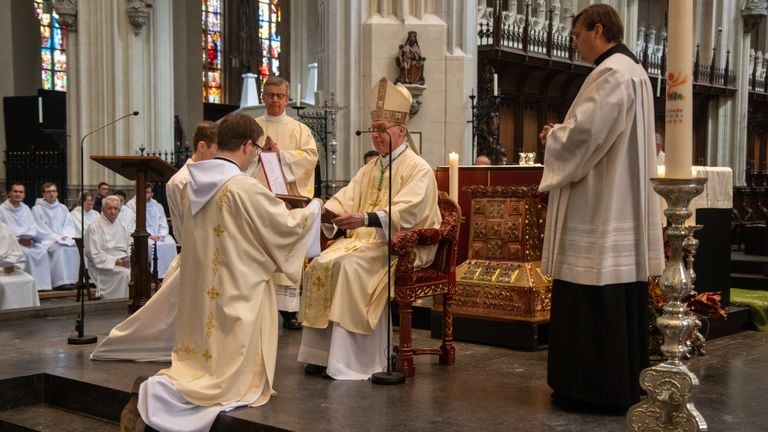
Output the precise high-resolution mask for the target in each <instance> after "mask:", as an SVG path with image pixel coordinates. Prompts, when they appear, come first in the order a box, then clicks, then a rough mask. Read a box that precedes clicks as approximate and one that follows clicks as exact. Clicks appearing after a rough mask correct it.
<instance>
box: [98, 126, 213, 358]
mask: <svg viewBox="0 0 768 432" xmlns="http://www.w3.org/2000/svg"><path fill="white" fill-rule="evenodd" d="M217 132H218V125H217V124H216V123H213V122H210V121H203V122H200V123H198V125H197V127H196V128H195V135H194V142H195V150H194V153H193V154H192V157H191V158H190V159H189V160H187V162H186V163H185V164H184V166H183V167H181V168H180V169H179V171H177V172H176V174H174V175H173V176H172V177H171V178H170V179H169V180H168V182H167V183H166V184H165V194H166V197H167V198H168V208H169V209H170V213H171V223H172V224H173V225H172V226H173V231H174V233H175V234H176V237H177V239H178V240H179V241H183V239H182V237H181V232H182V230H183V226H184V222H183V220H182V209H183V207H184V203H186V202H187V199H186V196H185V195H184V194H183V189H184V187H185V186H186V185H187V183H188V182H189V168H188V167H189V165H191V164H194V163H196V162H200V161H203V160H210V159H212V158H213V157H214V156H216V149H217V146H216V134H217ZM118 192H119V191H116V192H115V194H117V193H118ZM118 196H119V195H118ZM123 210H127V211H131V210H129V209H128V208H127V207H122V208H121V210H120V215H123V214H124V213H123ZM119 221H120V216H118V222H119ZM180 259H181V254H179V255H177V256H176V258H174V259H173V262H172V263H171V265H170V267H168V271H167V272H166V274H165V279H164V280H163V284H162V286H161V287H160V290H158V291H157V292H156V293H155V294H154V295H153V296H152V298H150V299H149V301H148V302H147V303H146V304H145V305H144V306H142V307H141V308H140V309H139V310H138V311H136V312H134V313H133V314H132V315H131V316H129V317H128V318H126V319H125V321H123V322H121V323H120V324H118V325H116V326H115V327H114V328H113V329H112V330H111V331H110V332H109V335H108V336H107V337H106V338H104V339H102V340H101V342H100V343H99V346H97V347H96V349H95V350H94V351H93V352H92V353H91V360H133V361H168V362H169V361H171V350H172V349H173V344H174V341H175V340H176V311H177V305H178V296H179V292H180V291H181V287H180V285H181V284H180V279H181V278H180V274H179V261H180Z"/></svg>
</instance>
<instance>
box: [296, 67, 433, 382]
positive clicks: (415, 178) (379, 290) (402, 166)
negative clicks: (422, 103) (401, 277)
mask: <svg viewBox="0 0 768 432" xmlns="http://www.w3.org/2000/svg"><path fill="white" fill-rule="evenodd" d="M370 101H371V105H372V108H373V110H372V111H371V129H370V131H371V132H372V133H371V140H372V143H373V146H374V147H375V148H376V150H377V151H378V152H379V154H380V155H381V156H380V157H379V158H378V159H376V160H373V161H371V162H369V163H368V164H367V165H365V166H364V167H362V168H361V169H360V170H359V171H358V172H357V174H355V176H354V177H353V178H352V180H351V181H350V182H349V184H348V185H347V186H345V187H344V188H343V189H341V190H340V191H339V192H337V193H336V194H335V195H334V196H333V197H331V198H330V199H329V200H328V201H327V202H326V203H325V207H324V215H323V217H324V218H327V216H329V215H335V217H332V219H331V222H332V223H333V227H331V226H330V225H327V226H324V230H325V228H326V227H327V228H329V230H330V231H333V230H334V229H335V228H340V229H344V230H346V235H345V236H344V237H343V238H339V239H337V240H336V241H335V242H334V243H333V244H332V245H331V246H329V247H328V248H327V249H326V250H325V251H323V253H322V254H321V255H320V256H319V257H317V258H315V259H314V260H313V261H312V262H311V263H310V264H309V266H308V267H307V269H306V271H305V273H304V289H303V291H302V294H301V313H302V319H303V325H304V330H303V334H302V339H301V346H300V348H299V356H298V360H299V361H300V362H304V363H307V366H306V368H305V371H306V372H307V373H310V374H311V373H320V372H322V370H323V369H326V368H327V369H326V370H325V372H326V374H327V375H329V376H330V377H332V378H335V379H348V380H364V379H368V378H369V377H370V376H371V375H372V374H373V373H375V372H380V371H382V370H384V369H385V368H386V365H387V363H386V359H387V356H386V347H387V337H388V336H389V335H388V333H387V325H386V322H387V316H386V310H387V309H386V307H385V306H386V304H387V301H388V300H389V299H388V297H387V292H388V289H387V273H388V268H387V250H388V247H389V238H390V237H391V235H394V234H395V233H397V232H399V231H403V230H412V229H417V228H438V227H439V226H440V222H441V220H442V219H441V216H440V210H439V208H438V206H437V182H436V180H435V175H434V172H433V171H432V167H430V166H429V164H428V163H427V162H426V161H425V160H424V159H422V158H421V156H419V154H418V153H417V152H416V151H414V150H413V149H412V148H411V146H412V140H411V139H410V134H409V133H408V128H407V126H406V123H407V121H408V115H409V110H410V106H411V95H410V93H409V92H408V90H407V89H406V88H405V87H404V86H403V85H401V84H398V85H393V84H392V83H391V82H389V80H387V79H386V78H382V79H381V80H380V81H379V82H378V83H376V85H375V86H374V88H373V90H372V92H371V99H370ZM390 170H392V174H391V175H390ZM389 179H392V184H391V186H390V184H389ZM390 191H391V193H390ZM390 197H391V199H392V202H391V205H390V203H389V199H390ZM390 224H391V225H390ZM390 226H391V232H390V231H389V229H388V227H390ZM326 234H330V235H329V237H333V232H327V233H326ZM435 249H436V246H435V245H432V246H423V247H419V248H417V249H416V253H417V256H416V262H415V265H416V266H417V267H426V266H428V265H429V264H430V263H431V262H432V259H433V258H434V255H435ZM395 264H396V260H393V262H392V266H393V267H392V269H394V265H395Z"/></svg>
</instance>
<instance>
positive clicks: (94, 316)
mask: <svg viewBox="0 0 768 432" xmlns="http://www.w3.org/2000/svg"><path fill="white" fill-rule="evenodd" d="M123 316H124V311H123V310H111V311H110V310H106V311H97V312H94V313H91V314H90V315H88V321H87V323H86V330H87V333H90V334H95V335H98V336H99V338H100V339H101V338H102V337H103V336H104V335H105V334H107V333H108V331H109V329H110V328H111V327H112V326H114V325H115V324H117V323H118V322H119V321H120V320H121V319H122V318H123ZM73 324H74V317H72V316H56V317H47V318H34V319H18V320H9V321H2V322H0V345H1V346H3V353H2V354H0V380H3V379H6V378H10V377H17V376H22V375H30V374H36V373H41V372H45V373H48V374H53V375H58V376H62V377H68V378H72V379H76V380H79V381H85V382H88V383H93V384H98V385H101V386H104V387H108V388H113V389H118V390H122V391H128V390H129V389H130V387H131V384H132V382H133V380H134V378H135V377H136V376H139V375H151V374H154V373H155V372H156V371H157V370H158V369H161V368H163V367H165V366H166V364H163V363H131V362H95V361H90V360H88V354H89V353H90V352H91V350H92V349H93V346H92V345H88V346H76V345H68V344H67V336H69V334H70V331H71V330H72V328H73ZM300 333H301V332H295V331H285V332H283V333H281V335H280V346H279V352H278V365H277V372H276V382H275V389H276V390H277V391H278V395H277V396H275V397H274V398H273V399H272V400H271V401H270V402H269V403H268V404H267V405H265V406H263V407H260V408H243V409H239V410H235V411H233V412H231V413H229V414H228V415H229V416H233V417H236V418H239V419H243V420H247V421H250V422H253V423H255V424H257V425H260V427H258V428H257V427H255V426H254V427H253V428H248V430H257V429H258V430H262V429H267V430H290V431H313V432H322V431H384V430H387V431H395V430H396V431H432V430H439V431H472V430H478V431H480V430H483V431H624V430H627V427H626V420H625V418H624V416H621V415H615V416H611V415H594V414H583V413H578V412H566V411H562V410H560V409H559V408H557V407H555V406H553V405H552V404H551V403H550V390H549V388H548V387H547V385H546V357H547V353H546V351H545V350H543V351H536V352H521V351H514V350H509V349H504V348H496V347H490V346H482V345H474V344H469V343H461V342H459V343H457V354H456V359H457V363H456V365H455V366H451V367H445V366H439V365H437V364H436V360H435V359H432V358H425V357H419V358H417V364H416V366H417V370H416V377H415V379H412V380H409V381H408V382H407V383H406V384H404V385H399V386H377V385H373V384H371V383H370V382H367V381H362V382H341V381H331V380H327V379H322V378H320V377H314V376H305V375H304V373H303V369H302V365H301V364H299V363H297V362H296V353H297V350H298V344H299V339H300ZM427 339H428V333H427V332H426V331H418V330H417V331H416V334H415V335H414V340H415V343H416V344H419V343H424V342H427ZM766 364H768V333H758V332H754V331H747V332H742V333H739V334H736V335H733V336H728V337H724V338H720V339H715V340H712V341H709V342H708V344H707V355H706V356H704V357H698V358H694V359H693V360H691V361H690V363H689V368H690V370H691V371H692V372H694V373H695V374H696V375H697V376H698V377H699V379H700V381H701V385H700V386H699V387H697V388H696V390H695V393H694V403H695V405H696V407H697V409H698V410H699V411H700V412H701V414H702V415H703V416H704V418H705V419H706V421H707V423H708V425H709V430H711V431H741V432H749V431H764V430H766V424H768V423H767V422H768V420H766V419H767V418H768V416H767V415H766V407H768V391H766V390H768V374H766V373H765V371H766ZM54 430H55V429H54ZM89 430H90V429H89Z"/></svg>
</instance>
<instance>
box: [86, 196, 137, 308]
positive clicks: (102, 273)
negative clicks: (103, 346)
mask: <svg viewBox="0 0 768 432" xmlns="http://www.w3.org/2000/svg"><path fill="white" fill-rule="evenodd" d="M118 213H120V198H118V197H116V196H114V195H110V196H108V197H106V198H104V199H103V200H102V203H101V216H100V217H99V218H98V219H97V220H96V222H94V223H92V224H91V226H90V227H88V231H86V232H85V242H84V246H85V256H86V260H87V262H88V273H90V275H91V279H92V280H93V281H94V282H95V283H96V296H97V297H102V298H106V299H109V298H125V297H128V282H129V281H130V280H131V270H130V268H131V257H130V246H129V244H130V237H129V236H128V231H127V230H126V229H125V227H124V226H123V225H122V224H121V223H120V222H117V215H118Z"/></svg>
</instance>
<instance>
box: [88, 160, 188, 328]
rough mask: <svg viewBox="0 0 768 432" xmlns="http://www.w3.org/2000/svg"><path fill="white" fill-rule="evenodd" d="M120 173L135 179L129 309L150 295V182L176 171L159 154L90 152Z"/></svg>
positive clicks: (129, 310)
mask: <svg viewBox="0 0 768 432" xmlns="http://www.w3.org/2000/svg"><path fill="white" fill-rule="evenodd" d="M91 159H93V160H94V161H96V162H98V163H100V164H101V165H104V166H105V167H107V168H109V169H110V170H112V171H114V172H116V173H118V174H120V175H121V176H123V177H125V178H127V179H129V180H135V181H136V231H134V232H133V234H132V235H131V236H132V237H133V256H132V257H131V282H130V283H129V285H128V293H129V294H128V297H129V298H128V313H134V312H136V311H137V310H139V308H140V307H142V306H144V303H146V302H147V301H148V300H149V297H150V285H149V283H150V273H149V251H148V249H149V247H148V242H147V239H148V238H149V233H148V232H147V220H146V219H147V196H146V195H145V193H144V190H145V188H146V185H147V182H148V181H151V182H166V181H168V179H169V178H171V176H172V175H173V174H174V173H176V168H174V167H173V166H172V165H171V164H169V163H168V162H166V161H164V160H162V159H160V158H159V157H157V156H91Z"/></svg>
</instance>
